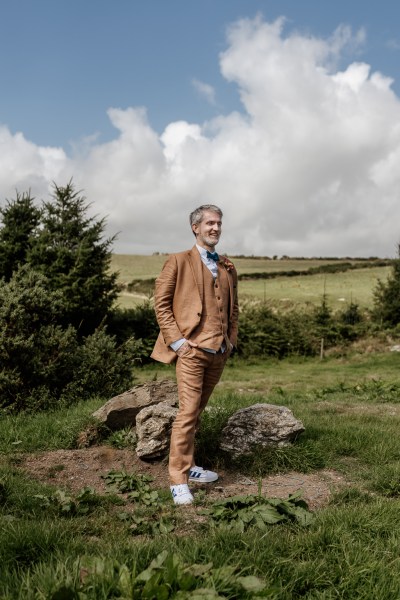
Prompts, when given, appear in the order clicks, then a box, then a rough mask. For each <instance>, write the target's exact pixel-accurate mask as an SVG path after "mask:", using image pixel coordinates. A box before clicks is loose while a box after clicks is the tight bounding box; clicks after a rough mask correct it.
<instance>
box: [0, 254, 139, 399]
mask: <svg viewBox="0 0 400 600" xmlns="http://www.w3.org/2000/svg"><path fill="white" fill-rule="evenodd" d="M47 284H48V282H47V279H46V277H45V276H44V275H41V274H39V273H37V272H34V271H32V270H31V269H30V268H29V267H28V266H27V265H25V266H23V267H21V268H20V269H19V270H18V271H16V272H15V273H14V275H13V277H12V278H11V280H10V281H9V282H5V281H4V280H3V281H0V361H1V366H2V369H1V371H0V408H2V409H7V410H12V411H18V410H25V409H30V410H37V409H45V408H50V407H52V406H54V404H55V403H56V402H58V401H64V402H67V403H71V402H75V401H76V400H78V399H79V398H81V397H82V396H83V395H86V397H89V396H91V395H95V394H99V395H100V396H102V397H107V396H109V395H110V394H114V393H118V392H120V391H123V389H124V388H125V389H126V386H128V385H129V384H130V383H131V380H132V375H131V365H130V360H131V348H130V344H129V343H127V344H125V345H123V346H120V347H119V348H118V347H117V345H116V342H115V340H114V339H113V338H111V337H110V336H108V335H106V333H105V331H103V330H98V331H96V332H95V333H93V335H91V336H88V337H87V338H85V339H83V340H80V339H79V338H78V335H77V331H76V330H75V329H74V327H72V326H71V325H70V326H68V327H67V328H65V329H64V328H62V327H61V326H60V325H59V324H57V318H58V312H59V310H60V306H61V305H62V294H61V292H59V291H58V290H54V291H49V289H48V285H47Z"/></svg>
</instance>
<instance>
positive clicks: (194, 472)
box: [189, 471, 201, 479]
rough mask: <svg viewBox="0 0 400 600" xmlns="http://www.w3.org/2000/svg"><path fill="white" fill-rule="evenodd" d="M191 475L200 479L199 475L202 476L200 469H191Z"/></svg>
mask: <svg viewBox="0 0 400 600" xmlns="http://www.w3.org/2000/svg"><path fill="white" fill-rule="evenodd" d="M189 475H190V477H193V478H194V479H195V478H197V479H198V478H199V477H201V473H200V472H199V471H189Z"/></svg>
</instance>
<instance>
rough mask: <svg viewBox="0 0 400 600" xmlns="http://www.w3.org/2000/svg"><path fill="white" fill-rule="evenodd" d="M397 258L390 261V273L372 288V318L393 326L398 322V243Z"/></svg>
mask: <svg viewBox="0 0 400 600" xmlns="http://www.w3.org/2000/svg"><path fill="white" fill-rule="evenodd" d="M398 255H399V258H398V259H397V260H394V261H393V263H392V273H391V274H390V275H389V277H388V278H387V280H386V281H382V280H379V281H378V284H377V286H376V288H375V290H374V311H373V316H374V318H375V319H376V320H377V321H379V322H381V323H383V324H384V325H387V326H389V327H394V326H396V325H397V324H398V323H400V244H399V245H398Z"/></svg>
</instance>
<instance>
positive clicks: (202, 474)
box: [189, 466, 218, 483]
mask: <svg viewBox="0 0 400 600" xmlns="http://www.w3.org/2000/svg"><path fill="white" fill-rule="evenodd" d="M217 479H218V473H214V471H206V470H205V469H203V467H196V466H195V467H192V468H191V469H190V471H189V481H197V482H198V483H211V482H212V481H217Z"/></svg>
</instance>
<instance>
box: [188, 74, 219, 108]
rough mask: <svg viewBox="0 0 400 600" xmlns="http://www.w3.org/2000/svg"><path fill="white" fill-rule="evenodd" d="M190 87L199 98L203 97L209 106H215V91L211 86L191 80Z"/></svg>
mask: <svg viewBox="0 0 400 600" xmlns="http://www.w3.org/2000/svg"><path fill="white" fill-rule="evenodd" d="M192 85H193V87H194V88H195V90H196V91H197V92H198V93H199V94H200V96H203V98H205V99H206V100H207V102H208V103H209V104H211V105H213V106H215V104H216V100H215V89H214V88H213V87H212V85H210V84H208V83H204V82H203V81H199V80H198V79H192Z"/></svg>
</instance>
